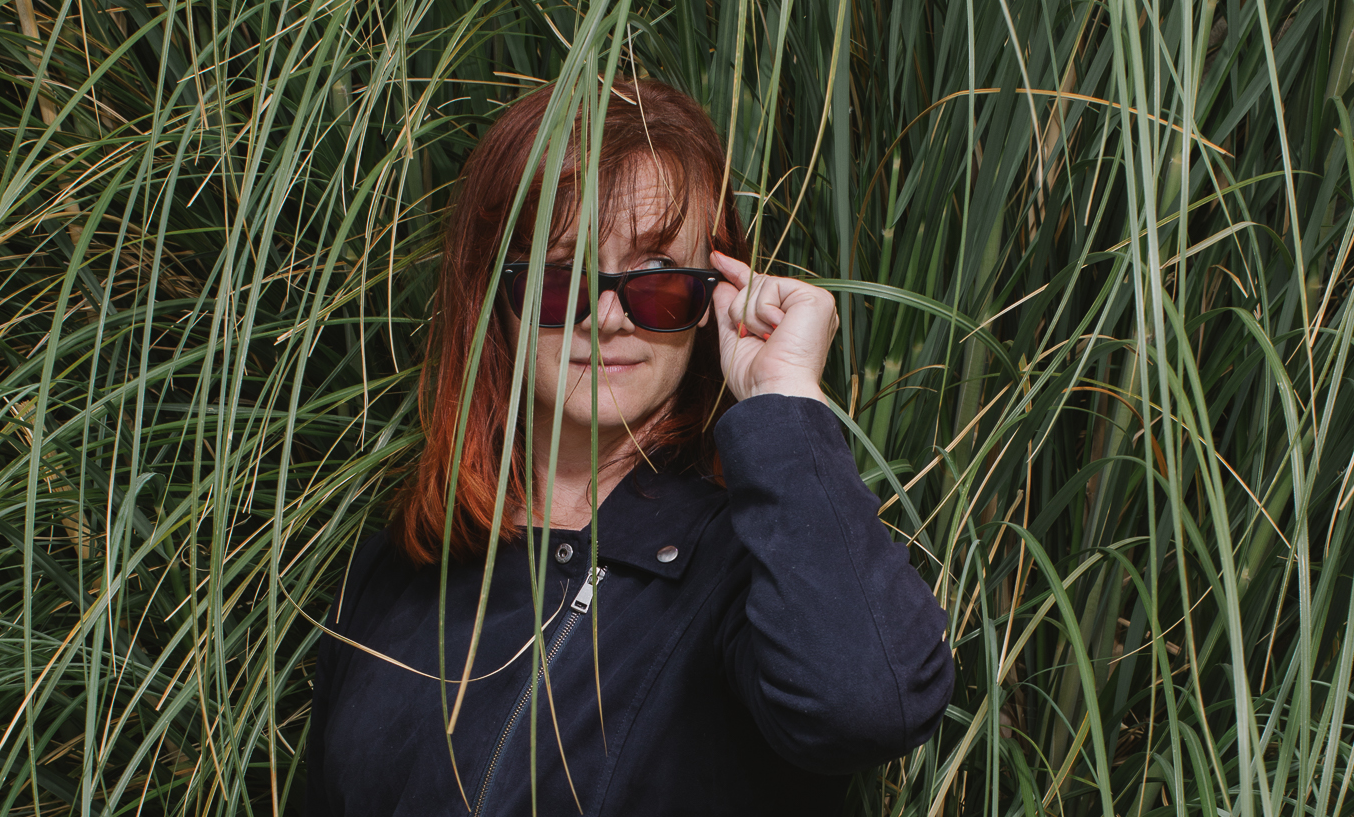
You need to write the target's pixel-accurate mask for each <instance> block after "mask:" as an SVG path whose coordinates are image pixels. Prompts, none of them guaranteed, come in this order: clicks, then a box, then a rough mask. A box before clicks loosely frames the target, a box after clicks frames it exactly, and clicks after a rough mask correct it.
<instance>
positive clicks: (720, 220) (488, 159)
mask: <svg viewBox="0 0 1354 817" xmlns="http://www.w3.org/2000/svg"><path fill="white" fill-rule="evenodd" d="M553 87H554V86H553V85H548V86H546V87H544V88H541V89H539V90H537V91H535V92H534V93H531V94H529V95H528V96H525V97H523V98H522V99H520V100H518V101H517V102H515V103H514V104H513V105H512V106H510V107H509V108H508V109H507V111H505V112H504V113H503V115H502V116H501V117H499V119H498V121H496V122H495V123H494V125H493V127H491V128H490V129H489V131H488V133H486V134H485V136H484V138H483V139H482V140H481V141H480V144H479V146H478V147H477V148H476V149H475V151H474V153H473V154H472V155H471V156H470V159H469V161H467V162H466V166H465V169H464V171H463V173H462V174H461V181H460V185H459V190H458V192H457V193H456V195H455V199H454V201H453V202H452V207H451V213H450V217H449V221H448V224H447V229H446V233H445V236H444V246H443V260H442V268H441V273H440V277H439V281H438V286H437V300H436V304H435V306H436V310H435V312H434V318H433V320H432V326H431V331H430V333H429V337H428V349H427V361H426V365H425V366H424V369H423V373H422V375H421V378H420V381H419V417H420V421H421V423H422V426H423V433H424V437H425V447H424V449H423V452H422V454H421V455H420V457H419V460H418V463H417V466H416V469H415V470H414V472H413V473H411V474H410V476H409V477H408V479H407V480H406V482H405V484H404V486H403V488H402V489H401V491H400V493H399V495H398V496H397V497H396V505H395V514H394V521H393V525H392V528H391V533H392V535H393V538H394V540H395V542H397V543H398V545H399V546H400V547H401V548H402V549H403V550H404V552H405V554H406V555H407V556H408V557H409V559H410V561H412V562H413V563H414V564H416V565H428V564H433V563H436V562H438V561H440V560H441V557H442V539H443V533H444V529H445V527H446V524H447V501H448V495H449V494H450V495H451V503H452V507H451V516H450V524H451V531H450V533H451V536H450V549H449V551H448V554H449V557H450V559H451V561H452V562H468V561H471V560H473V559H476V558H479V557H481V556H482V555H483V554H484V552H485V551H486V550H487V548H488V544H489V532H490V529H491V526H492V524H493V513H494V504H495V498H496V496H497V492H498V479H499V477H498V474H499V465H500V461H501V457H502V451H503V442H504V435H505V434H506V433H507V432H508V430H509V429H508V427H507V426H508V397H509V395H510V393H511V389H512V386H513V382H512V368H513V366H512V361H513V356H512V352H511V345H510V343H509V340H508V336H507V333H506V331H505V321H504V319H503V316H502V315H501V314H500V311H501V310H500V309H494V310H493V312H492V314H491V316H490V318H489V325H488V332H487V335H486V337H485V341H484V348H483V351H482V353H481V356H480V363H479V370H478V372H477V373H476V374H475V383H474V389H473V396H472V397H471V399H470V407H469V416H468V418H467V420H468V421H467V423H466V427H465V439H464V440H463V441H460V442H461V444H462V456H461V464H460V469H459V472H458V474H457V477H456V484H455V486H454V490H452V486H449V485H448V482H449V480H450V478H451V465H452V455H453V453H454V452H455V450H456V445H457V442H458V440H457V439H456V426H457V420H458V418H459V415H460V411H461V400H462V396H463V392H465V391H470V390H469V389H467V388H466V381H467V379H468V377H469V373H470V356H471V349H472V344H473V342H474V339H475V327H476V324H477V323H478V321H479V314H480V311H481V309H482V308H483V306H484V299H485V297H487V296H488V297H492V296H493V295H494V293H489V283H490V281H491V280H492V277H493V272H494V270H493V262H494V259H495V258H497V255H498V250H499V248H500V246H501V244H502V243H503V242H504V241H506V243H507V245H508V253H509V256H510V257H525V256H526V254H527V253H528V252H529V251H530V248H531V233H532V228H533V226H534V224H535V221H536V210H537V206H538V204H539V202H540V195H541V188H542V184H543V181H544V167H543V166H538V167H536V168H532V169H528V168H527V161H528V159H529V154H530V152H531V147H532V143H533V141H534V140H535V138H536V133H537V130H538V128H539V126H540V123H541V119H542V118H543V116H544V115H545V110H546V106H547V105H548V104H549V102H550V96H551V91H552V90H553ZM614 91H615V92H614V93H613V94H612V95H611V98H610V102H609V103H608V105H607V110H606V122H605V126H604V129H603V136H602V147H601V156H600V161H599V169H598V185H599V190H598V196H599V198H598V201H599V209H600V214H599V215H600V221H601V223H600V224H599V230H600V232H601V234H602V235H603V236H605V235H606V234H607V232H608V231H609V230H610V225H611V224H612V223H613V220H614V219H615V217H616V215H617V214H616V213H615V212H614V204H615V203H616V202H618V201H626V200H628V196H627V193H628V192H629V191H631V190H632V189H633V186H634V184H635V181H636V173H637V170H638V169H639V168H642V167H643V166H644V163H645V162H647V161H655V162H657V163H658V165H659V166H660V167H661V169H662V173H663V175H664V176H665V177H666V179H667V180H668V184H669V186H670V189H671V190H672V191H673V197H672V200H671V201H670V202H669V204H668V212H667V213H666V214H665V218H664V224H663V228H662V230H661V231H660V233H661V235H660V236H659V237H658V240H659V242H666V241H670V240H671V239H672V238H673V237H675V236H676V234H677V233H678V232H679V230H680V229H681V226H682V224H683V223H684V221H685V219H686V218H688V217H697V218H700V219H702V220H704V222H705V224H704V225H703V227H704V228H705V230H706V233H707V234H708V235H709V237H710V247H711V248H712V249H715V250H718V251H720V252H722V253H724V254H725V255H728V256H731V257H733V258H738V259H740V260H743V261H747V260H748V245H747V239H746V237H745V236H744V235H743V230H742V226H741V224H740V222H739V219H738V215H737V212H736V211H735V210H734V206H733V196H732V193H731V191H729V190H728V189H727V187H725V188H724V189H722V190H721V184H722V183H723V177H724V149H723V146H722V145H721V143H720V140H719V136H718V135H717V134H716V133H715V129H714V125H713V124H711V122H710V118H709V117H708V116H707V115H706V113H705V111H703V110H702V109H701V107H700V106H699V105H698V104H697V103H696V101H695V100H693V99H692V98H691V97H689V96H687V95H686V94H683V93H681V92H680V91H677V90H675V89H673V88H670V87H668V86H667V85H664V84H662V83H660V82H656V81H654V80H649V79H641V80H636V81H617V82H616V83H614ZM582 127H583V123H582V122H581V121H580V119H579V118H577V117H576V118H575V120H574V127H573V128H572V129H571V134H570V138H569V144H568V145H567V147H566V153H565V161H564V166H563V171H562V172H561V174H560V182H559V185H558V187H557V188H556V191H557V192H556V199H555V206H554V210H553V212H552V214H551V219H552V226H551V239H550V241H551V244H552V245H553V244H555V243H556V242H557V241H559V240H561V239H564V238H566V233H567V232H570V231H572V230H574V229H575V227H574V226H573V225H574V224H575V223H576V222H575V218H574V217H575V214H576V210H577V202H578V197H579V189H578V187H579V186H578V181H577V180H578V179H579V178H581V177H582V174H583V158H584V157H583V156H582V154H581V153H580V151H579V146H578V134H579V132H580V130H581V129H582ZM543 164H544V163H543V162H542V165H543ZM527 173H531V186H530V189H529V190H528V193H527V198H526V201H525V202H524V204H523V207H522V211H521V213H520V215H519V216H518V218H517V221H516V224H515V225H514V228H513V230H512V232H511V234H508V235H506V236H505V235H504V233H505V227H506V225H507V220H508V214H509V211H510V210H511V208H512V201H513V198H514V196H515V195H516V192H517V187H518V184H519V181H520V180H521V179H522V178H523V177H524V176H525V175H527ZM721 201H722V202H723V204H722V206H721V205H719V202H721ZM693 205H694V206H693ZM717 207H718V212H717V213H716V212H715V210H716V208H717ZM568 237H571V236H568ZM695 331H696V340H695V346H694V349H693V350H692V355H691V362H690V364H689V365H688V367H687V371H686V374H685V376H684V377H683V379H682V381H681V383H680V384H679V385H678V387H677V392H676V395H675V397H676V399H675V400H673V401H672V402H671V406H672V408H671V409H669V410H668V411H667V412H666V414H665V415H664V416H662V417H659V418H657V420H656V421H655V422H653V423H651V424H650V425H649V427H648V428H647V430H646V432H645V434H644V438H643V439H642V440H641V441H640V442H641V445H642V446H643V448H644V449H645V450H646V452H656V451H659V450H662V451H663V452H665V456H667V457H668V459H669V461H670V462H672V463H673V464H674V465H678V466H682V467H694V468H696V469H698V470H700V471H703V472H704V473H707V474H713V473H715V471H716V470H717V463H716V453H715V448H714V443H713V440H712V437H711V433H710V430H711V429H713V420H714V419H718V415H719V414H720V413H722V411H723V409H724V408H727V406H728V405H729V404H730V403H731V400H730V399H729V398H728V397H727V395H726V396H724V397H723V398H722V399H721V394H722V389H721V385H722V382H723V375H722V374H721V372H720V367H719V341H718V336H717V334H716V321H714V320H710V321H708V322H707V323H706V325H705V326H704V327H702V328H698V329H696V330H695ZM529 387H530V385H529V384H528V388H529ZM524 405H525V406H526V408H525V410H526V411H530V410H531V408H530V406H531V405H532V402H531V400H530V398H529V397H528V399H527V400H526V401H525V402H524ZM513 433H514V434H515V435H516V436H517V440H516V445H515V446H514V454H513V461H512V464H511V468H510V471H509V477H508V485H507V493H506V506H505V508H504V513H503V520H502V523H501V527H500V536H502V537H509V536H513V535H515V534H516V533H518V529H517V526H516V525H515V524H514V523H513V522H512V520H513V519H514V518H515V516H516V514H517V513H518V512H519V511H521V510H522V509H523V508H524V507H525V504H526V480H527V479H528V475H527V474H525V473H524V471H525V460H524V457H523V456H522V448H523V444H524V441H523V439H522V433H521V429H520V428H517V429H514V430H513Z"/></svg>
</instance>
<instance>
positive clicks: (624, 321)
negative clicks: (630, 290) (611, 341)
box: [578, 290, 635, 335]
mask: <svg viewBox="0 0 1354 817" xmlns="http://www.w3.org/2000/svg"><path fill="white" fill-rule="evenodd" d="M593 318H597V334H599V335H614V334H616V333H617V332H633V331H635V325H634V324H633V323H631V322H630V318H629V316H628V315H626V314H625V310H624V309H623V308H622V307H621V300H620V298H619V297H617V295H616V293H615V292H614V291H612V290H608V291H606V292H602V293H599V294H598V296H597V311H596V312H594V313H591V314H589V315H588V317H586V318H584V319H583V322H582V323H580V324H578V330H579V331H580V332H582V333H583V334H585V335H586V334H591V332H592V321H593Z"/></svg>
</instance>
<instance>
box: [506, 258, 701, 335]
mask: <svg viewBox="0 0 1354 817" xmlns="http://www.w3.org/2000/svg"><path fill="white" fill-rule="evenodd" d="M530 266H531V265H530V264H529V263H527V262H525V261H517V262H512V263H508V264H504V265H503V276H502V279H501V286H502V288H503V294H504V296H505V297H506V298H507V301H508V308H509V309H511V310H512V313H513V314H514V315H516V316H517V317H518V318H521V317H522V304H520V303H514V298H513V297H512V295H511V293H512V291H513V288H514V282H515V281H516V280H517V277H518V276H519V275H525V274H526V273H527V270H528V269H529V268H530ZM550 268H554V269H560V270H565V271H567V272H570V273H572V271H573V268H572V267H568V266H565V265H563V264H546V265H545V269H550ZM674 272H676V273H681V274H683V275H687V276H689V277H691V278H695V279H696V280H697V281H698V282H699V283H700V284H701V286H702V287H703V289H704V292H705V294H704V296H703V297H702V298H701V304H700V309H699V310H697V312H696V314H697V316H698V317H697V318H696V319H695V320H693V321H691V322H690V323H688V324H686V325H685V326H678V327H675V328H673V329H655V328H653V327H651V326H646V325H644V324H643V323H641V322H640V321H639V320H637V319H636V318H635V316H634V315H633V313H632V310H631V309H630V299H629V298H628V297H627V296H626V294H625V284H626V282H628V281H631V280H633V279H636V278H644V277H647V276H649V275H657V274H658V273H667V274H671V273H674ZM723 280H724V276H723V275H722V274H721V273H720V272H719V271H718V270H712V269H696V268H695V267H655V268H654V269H637V270H630V271H628V272H599V273H597V297H599V298H600V297H602V293H603V292H615V293H616V298H617V300H619V301H620V302H621V309H623V310H625V316H626V317H627V318H629V319H630V321H631V323H633V324H634V325H635V326H637V327H639V328H640V329H644V330H646V331H649V332H685V331H686V330H688V329H690V328H692V327H693V326H695V325H697V324H699V323H700V319H701V317H703V316H704V315H705V310H707V309H709V308H710V301H712V300H713V299H714V297H715V286H716V285H717V284H718V283H719V282H720V281H723ZM586 281H587V277H586V274H584V275H583V276H582V277H580V279H579V282H580V283H586ZM591 313H592V307H591V305H590V304H587V305H585V306H584V308H583V309H580V310H577V311H576V314H575V315H574V324H575V325H577V324H580V323H582V322H583V319H584V318H586V317H588V315H590V314H591ZM540 325H541V328H542V329H562V328H563V327H564V324H562V323H546V322H545V321H541V324H540Z"/></svg>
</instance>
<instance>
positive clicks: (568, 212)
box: [509, 143, 716, 271]
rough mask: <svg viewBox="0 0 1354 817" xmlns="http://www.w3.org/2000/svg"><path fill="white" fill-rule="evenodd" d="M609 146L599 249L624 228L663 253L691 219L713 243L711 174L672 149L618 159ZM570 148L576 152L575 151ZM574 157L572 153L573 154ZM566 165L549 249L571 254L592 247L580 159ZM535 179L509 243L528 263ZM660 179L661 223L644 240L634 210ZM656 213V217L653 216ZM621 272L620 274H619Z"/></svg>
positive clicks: (641, 150) (600, 194) (647, 148)
mask: <svg viewBox="0 0 1354 817" xmlns="http://www.w3.org/2000/svg"><path fill="white" fill-rule="evenodd" d="M606 147H607V146H604V147H603V154H602V156H603V158H602V161H601V165H600V167H599V168H598V173H597V177H598V179H597V188H598V189H597V191H596V196H597V243H598V245H599V246H600V245H601V244H602V243H604V242H605V241H606V240H607V239H608V238H609V237H610V235H611V233H612V231H614V230H615V229H616V227H617V226H618V225H620V224H625V222H624V221H623V220H624V219H628V220H629V222H628V224H626V226H627V227H628V228H629V231H630V233H631V234H632V235H634V236H635V244H636V246H638V247H642V248H644V249H650V250H661V249H665V248H667V247H668V246H670V245H671V244H673V243H674V242H675V241H676V239H677V236H678V235H679V234H680V233H681V231H682V229H683V228H684V227H686V225H687V222H688V220H689V219H695V221H696V224H697V225H698V228H699V230H700V231H702V234H703V235H705V237H706V238H707V240H708V238H709V235H710V232H711V227H712V223H711V217H712V214H713V212H714V209H715V206H716V202H715V199H714V191H715V182H714V180H712V179H709V178H706V176H707V174H706V173H704V172H701V169H699V168H693V167H691V166H690V165H689V164H688V163H686V162H683V161H682V160H681V159H680V158H679V156H678V155H677V153H676V152H675V151H673V150H671V149H669V148H668V146H666V145H664V146H659V145H654V144H647V143H646V144H642V145H640V146H638V148H637V149H633V150H630V151H628V152H626V153H624V154H621V155H619V156H617V155H614V154H615V151H612V152H611V153H612V155H608V151H607V150H606ZM571 148H572V146H571ZM570 153H574V151H573V150H572V149H571V151H570ZM569 158H570V159H573V160H574V161H571V162H569V163H568V165H566V167H568V166H572V172H568V171H567V170H566V172H564V173H562V174H561V175H560V180H559V187H558V188H557V191H556V194H555V202H554V211H553V212H552V213H551V218H550V249H552V250H566V251H569V252H572V251H573V250H574V248H575V247H576V246H577V242H579V241H588V240H589V236H588V233H587V232H582V233H580V231H579V224H580V220H579V218H578V214H579V209H580V205H581V194H582V189H581V187H582V185H581V182H582V178H583V167H582V164H581V162H579V161H577V159H578V157H577V155H576V154H575V155H573V156H570V157H569ZM541 175H543V174H538V176H537V184H536V185H534V187H535V188H536V189H535V190H534V191H533V193H535V194H536V195H534V196H533V198H534V199H535V201H534V202H532V204H534V205H536V206H533V207H531V208H530V210H531V214H530V216H529V217H528V213H527V209H528V208H523V214H522V217H520V218H518V220H517V224H516V225H515V227H514V229H513V233H512V236H511V238H510V239H509V252H510V253H511V254H514V255H516V256H518V257H523V258H524V257H526V256H527V255H528V254H530V252H531V238H532V234H533V232H534V231H535V221H536V219H535V212H536V209H537V207H538V206H539V202H540V195H539V191H540V185H541V183H542V181H543V179H541ZM651 179H656V181H657V187H658V191H659V193H658V195H659V196H660V197H661V200H660V205H659V208H660V209H659V211H658V212H659V217H658V219H657V220H656V221H654V223H653V224H652V225H651V226H650V227H649V229H647V230H646V231H645V232H644V233H643V234H640V233H639V232H638V229H639V217H638V212H639V208H638V207H636V206H634V205H635V204H636V203H637V202H638V200H639V197H640V196H641V195H645V194H647V193H648V191H649V190H650V189H651V188H650V186H649V181H650V180H651ZM650 212H652V211H650ZM615 271H619V270H615Z"/></svg>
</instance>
